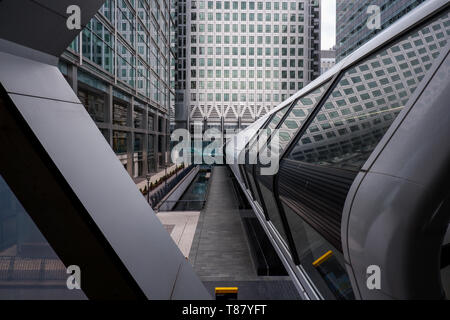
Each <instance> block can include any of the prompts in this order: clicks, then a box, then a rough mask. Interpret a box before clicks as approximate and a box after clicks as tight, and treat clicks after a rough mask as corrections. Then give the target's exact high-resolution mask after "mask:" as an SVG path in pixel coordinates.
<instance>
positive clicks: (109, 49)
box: [59, 0, 175, 177]
mask: <svg viewBox="0 0 450 320" xmlns="http://www.w3.org/2000/svg"><path fill="white" fill-rule="evenodd" d="M172 14H173V10H172ZM171 36H174V28H173V20H172V17H171V3H170V1H169V0H156V1H150V0H133V1H131V0H106V1H105V3H104V5H103V6H102V7H101V9H100V10H99V11H98V12H97V14H96V15H95V16H94V18H93V19H92V20H91V21H90V22H89V23H88V24H87V26H86V27H85V28H84V29H83V30H82V32H81V33H80V34H79V35H78V36H77V38H76V39H75V40H74V41H73V42H72V44H71V45H70V46H69V48H67V50H66V51H65V52H64V54H63V55H62V56H61V59H60V64H59V66H60V69H61V71H62V73H63V75H64V76H65V77H66V79H67V81H68V82H69V83H70V85H71V86H72V88H73V90H74V91H75V93H76V94H77V95H78V97H79V99H80V100H81V102H82V103H83V104H84V106H85V107H86V109H87V111H88V112H89V114H90V115H91V116H92V118H93V120H94V121H95V122H96V124H97V126H98V127H99V129H100V131H101V132H102V133H103V135H104V136H105V138H106V140H107V141H108V142H109V143H110V144H111V146H112V148H113V149H114V151H115V152H116V154H117V155H118V157H119V159H120V161H121V162H122V164H123V165H124V167H125V168H126V169H127V171H128V173H129V174H130V175H131V176H132V177H139V176H144V175H145V174H146V173H147V172H151V171H156V170H158V169H160V168H162V167H163V166H164V165H165V164H166V162H167V161H168V160H169V159H168V144H169V138H168V133H169V119H170V113H171V109H172V110H173V107H174V103H175V101H174V100H175V99H174V94H175V92H174V83H171V82H170V73H171V69H172V73H174V70H173V69H174V58H175V56H174V48H173V45H172V48H171V39H170V37H171ZM171 104H172V105H171Z"/></svg>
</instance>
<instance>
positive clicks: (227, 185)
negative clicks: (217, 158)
mask: <svg viewBox="0 0 450 320" xmlns="http://www.w3.org/2000/svg"><path fill="white" fill-rule="evenodd" d="M232 188H233V185H232V182H231V179H230V177H229V176H228V170H227V168H226V167H224V166H215V167H213V171H212V177H211V179H210V182H209V186H208V195H207V201H206V205H205V208H204V209H203V211H202V212H201V213H200V218H199V221H198V225H197V230H196V234H195V236H194V243H193V244H192V248H191V253H190V255H189V260H190V261H191V263H192V265H193V266H194V269H195V271H196V272H197V274H198V275H199V276H200V278H201V279H202V280H203V281H207V280H214V281H217V280H223V281H226V280H250V279H257V278H258V277H257V276H256V273H255V271H254V268H253V265H252V260H251V257H250V252H249V249H248V244H247V241H246V239H245V236H244V230H243V226H242V223H241V219H240V216H239V211H238V210H239V209H238V204H237V201H236V199H235V196H234V191H233V189H232Z"/></svg>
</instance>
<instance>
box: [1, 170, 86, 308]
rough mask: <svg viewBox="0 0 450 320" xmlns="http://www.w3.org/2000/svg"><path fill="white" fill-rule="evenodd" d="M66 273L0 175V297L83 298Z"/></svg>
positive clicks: (64, 267)
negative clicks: (72, 286)
mask: <svg viewBox="0 0 450 320" xmlns="http://www.w3.org/2000/svg"><path fill="white" fill-rule="evenodd" d="M81 271H82V270H81ZM80 275H81V276H82V273H80ZM68 277H69V274H67V268H66V266H65V265H64V264H63V263H62V262H61V260H60V259H59V258H58V256H57V255H56V253H55V252H54V251H53V249H52V247H51V246H50V244H49V243H48V242H47V240H46V239H45V238H44V236H43V235H42V233H41V232H40V231H39V229H38V228H37V227H36V225H35V224H34V222H33V220H31V218H30V216H29V215H28V213H27V212H26V211H25V209H24V208H23V207H22V205H21V204H20V202H19V201H18V200H17V198H16V197H15V195H14V194H13V192H12V191H11V189H10V188H9V186H8V184H7V183H6V182H5V180H4V179H3V178H2V176H1V175H0V299H86V296H85V295H84V293H83V291H82V290H81V289H72V290H69V288H68V286H67V284H66V282H67V279H68ZM81 284H82V278H81Z"/></svg>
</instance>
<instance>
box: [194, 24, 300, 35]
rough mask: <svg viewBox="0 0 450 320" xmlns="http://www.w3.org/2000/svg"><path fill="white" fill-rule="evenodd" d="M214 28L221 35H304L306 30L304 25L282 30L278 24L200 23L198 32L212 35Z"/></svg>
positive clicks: (283, 27)
mask: <svg viewBox="0 0 450 320" xmlns="http://www.w3.org/2000/svg"><path fill="white" fill-rule="evenodd" d="M214 26H216V28H215V29H216V30H215V31H216V32H217V33H221V32H222V30H223V32H233V33H236V32H250V33H255V32H257V33H262V32H265V33H271V32H273V33H280V32H282V33H287V32H288V30H290V32H291V33H295V32H297V33H303V32H304V30H305V26H304V25H303V24H299V25H297V26H295V25H291V26H290V27H289V29H288V25H281V28H280V25H278V24H275V25H271V24H264V25H262V24H258V25H254V24H249V25H246V24H242V23H240V24H232V25H231V24H229V23H226V24H223V25H222V24H221V23H214V24H212V23H210V24H207V25H205V24H203V23H200V24H199V25H198V31H199V32H205V31H207V32H209V33H212V32H214ZM239 26H241V27H240V28H239ZM264 26H265V28H264ZM205 27H206V28H207V29H206V30H205ZM191 32H197V24H195V23H192V24H191Z"/></svg>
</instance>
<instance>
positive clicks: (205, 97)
mask: <svg viewBox="0 0 450 320" xmlns="http://www.w3.org/2000/svg"><path fill="white" fill-rule="evenodd" d="M294 85H295V83H294ZM302 85H303V84H302V83H301V82H299V83H298V86H299V87H300V86H302ZM295 89H296V88H293V90H295ZM222 97H223V101H224V102H227V101H233V102H238V101H239V102H247V101H248V102H255V101H257V102H281V101H284V100H285V99H287V98H288V97H289V94H278V93H275V94H273V95H272V94H270V93H266V94H265V95H263V94H262V93H257V94H253V93H249V94H245V93H241V94H238V93H223V94H222V93H216V94H214V93H198V101H200V102H203V101H216V102H220V101H222ZM263 97H264V99H263ZM191 101H197V93H191Z"/></svg>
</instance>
